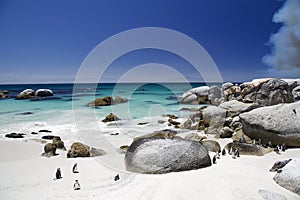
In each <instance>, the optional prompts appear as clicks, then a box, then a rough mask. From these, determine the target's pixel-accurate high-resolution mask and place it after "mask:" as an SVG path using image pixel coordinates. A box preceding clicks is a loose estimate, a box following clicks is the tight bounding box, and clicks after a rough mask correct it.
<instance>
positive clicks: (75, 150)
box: [42, 136, 105, 158]
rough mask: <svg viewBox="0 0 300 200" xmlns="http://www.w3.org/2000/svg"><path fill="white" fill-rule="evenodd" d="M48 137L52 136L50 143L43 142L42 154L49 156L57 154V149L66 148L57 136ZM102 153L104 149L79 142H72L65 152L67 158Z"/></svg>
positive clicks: (92, 155)
mask: <svg viewBox="0 0 300 200" xmlns="http://www.w3.org/2000/svg"><path fill="white" fill-rule="evenodd" d="M48 138H52V143H47V144H45V146H44V152H43V153H42V156H45V157H51V156H55V155H58V154H57V153H56V150H57V149H61V150H66V147H65V145H64V142H63V141H62V140H61V138H60V137H59V136H52V137H48ZM104 154H105V151H104V150H102V149H96V148H94V147H89V146H88V145H85V144H82V143H80V142H74V143H73V144H72V145H71V148H70V149H69V150H68V152H67V158H77V157H96V156H102V155H104Z"/></svg>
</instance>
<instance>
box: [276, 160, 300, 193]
mask: <svg viewBox="0 0 300 200" xmlns="http://www.w3.org/2000/svg"><path fill="white" fill-rule="evenodd" d="M299 169H300V158H293V159H292V160H291V161H290V162H289V163H288V164H286V165H285V166H284V167H283V168H282V169H281V171H280V173H279V172H277V173H276V175H275V176H274V178H273V179H274V180H275V182H276V183H277V184H278V185H280V186H281V187H284V188H285V189H288V190H290V191H292V192H294V193H296V194H298V195H300V178H299V177H300V170H299Z"/></svg>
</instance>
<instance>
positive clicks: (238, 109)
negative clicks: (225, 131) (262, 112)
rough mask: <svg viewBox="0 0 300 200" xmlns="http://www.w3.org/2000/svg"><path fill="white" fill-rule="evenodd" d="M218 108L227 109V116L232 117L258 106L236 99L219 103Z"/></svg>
mask: <svg viewBox="0 0 300 200" xmlns="http://www.w3.org/2000/svg"><path fill="white" fill-rule="evenodd" d="M219 107H220V108H223V109H225V110H227V112H228V116H231V117H234V116H237V115H239V114H240V113H244V112H248V111H250V110H253V109H255V108H258V104H256V103H243V102H240V101H237V100H231V101H226V102H224V103H221V104H220V105H219Z"/></svg>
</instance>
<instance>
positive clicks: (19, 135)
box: [5, 133, 25, 138]
mask: <svg viewBox="0 0 300 200" xmlns="http://www.w3.org/2000/svg"><path fill="white" fill-rule="evenodd" d="M24 135H25V134H23V133H9V134H6V135H5V137H7V138H24Z"/></svg>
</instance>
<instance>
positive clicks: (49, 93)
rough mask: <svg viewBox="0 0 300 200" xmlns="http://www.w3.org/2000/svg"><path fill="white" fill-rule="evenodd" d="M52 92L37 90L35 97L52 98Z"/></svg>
mask: <svg viewBox="0 0 300 200" xmlns="http://www.w3.org/2000/svg"><path fill="white" fill-rule="evenodd" d="M53 95H54V94H53V92H52V90H49V89H38V90H37V91H35V96H37V97H49V96H53Z"/></svg>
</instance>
